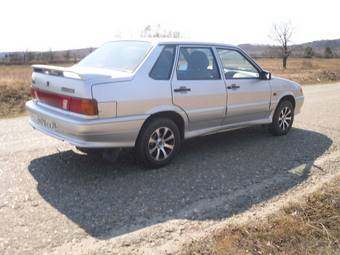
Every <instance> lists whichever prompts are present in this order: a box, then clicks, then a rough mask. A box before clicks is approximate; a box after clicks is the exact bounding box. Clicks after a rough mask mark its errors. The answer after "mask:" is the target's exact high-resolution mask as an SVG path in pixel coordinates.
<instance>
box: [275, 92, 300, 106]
mask: <svg viewBox="0 0 340 255" xmlns="http://www.w3.org/2000/svg"><path fill="white" fill-rule="evenodd" d="M286 100H287V101H289V102H291V103H292V105H293V108H294V109H295V106H296V101H295V97H294V96H293V95H291V94H288V95H285V96H283V97H281V98H280V100H279V102H278V104H277V106H279V104H280V103H282V102H283V101H286ZM277 106H276V108H277Z"/></svg>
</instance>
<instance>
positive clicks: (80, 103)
mask: <svg viewBox="0 0 340 255" xmlns="http://www.w3.org/2000/svg"><path fill="white" fill-rule="evenodd" d="M69 111H71V112H76V113H81V114H85V115H97V114H98V108H97V102H96V101H95V100H92V99H81V98H75V97H73V98H71V99H70V103H69Z"/></svg>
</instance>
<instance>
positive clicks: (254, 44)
mask: <svg viewBox="0 0 340 255" xmlns="http://www.w3.org/2000/svg"><path fill="white" fill-rule="evenodd" d="M160 38H162V37H160ZM143 39H148V38H138V39H137V38H130V39H126V38H116V39H115V40H143ZM169 39H171V38H169ZM179 39H180V40H183V38H179ZM335 40H340V38H335V39H321V40H315V41H310V42H302V43H299V44H291V45H290V46H297V45H302V44H307V43H313V42H319V41H335ZM112 41H114V40H112ZM193 41H195V40H193ZM104 43H105V42H104ZM240 45H252V46H266V47H281V46H280V45H277V44H258V43H240V44H236V45H235V46H240ZM99 46H100V45H99ZM91 48H93V49H96V48H97V47H91V46H88V47H83V48H67V49H56V50H53V49H47V50H21V51H0V53H21V52H22V53H23V52H48V51H52V52H63V51H73V50H86V49H91Z"/></svg>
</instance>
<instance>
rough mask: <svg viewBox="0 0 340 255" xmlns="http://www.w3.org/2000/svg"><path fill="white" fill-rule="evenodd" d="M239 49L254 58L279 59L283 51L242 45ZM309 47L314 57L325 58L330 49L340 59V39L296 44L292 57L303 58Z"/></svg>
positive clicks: (278, 48) (261, 46)
mask: <svg viewBox="0 0 340 255" xmlns="http://www.w3.org/2000/svg"><path fill="white" fill-rule="evenodd" d="M239 47H241V48H242V49H243V50H245V51H247V52H248V53H249V54H250V55H251V56H253V57H279V56H280V51H281V50H280V47H278V46H272V45H261V44H240V45H239ZM307 47H311V48H312V49H313V52H314V55H315V56H317V57H324V52H325V48H327V47H330V48H331V49H332V51H333V53H334V54H335V56H336V57H340V39H335V40H320V41H313V42H307V43H302V44H294V45H292V46H291V49H292V56H295V57H303V55H304V51H305V49H306V48H307Z"/></svg>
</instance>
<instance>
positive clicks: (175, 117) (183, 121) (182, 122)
mask: <svg viewBox="0 0 340 255" xmlns="http://www.w3.org/2000/svg"><path fill="white" fill-rule="evenodd" d="M159 118H166V119H171V120H172V121H174V122H175V123H176V125H177V126H178V129H179V131H180V134H181V138H182V139H184V134H185V130H186V128H187V125H188V120H187V117H186V114H185V113H184V116H183V113H179V112H177V111H175V110H164V111H159V112H154V113H152V114H150V116H149V117H148V118H147V119H146V120H145V121H144V123H143V125H142V127H141V129H140V130H139V133H138V136H137V139H136V143H137V141H138V140H139V139H140V135H141V133H142V131H143V130H144V129H145V128H146V127H147V125H148V124H149V123H151V122H152V121H153V120H155V119H159Z"/></svg>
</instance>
